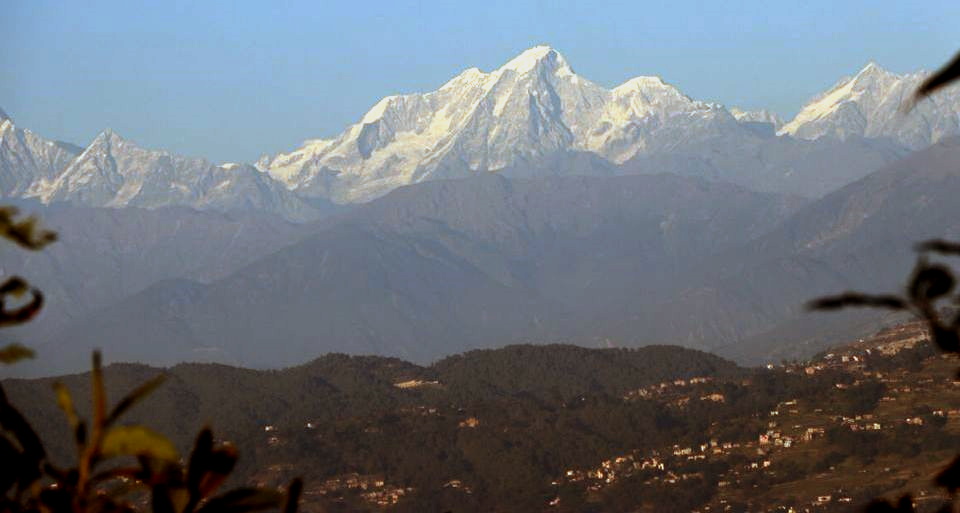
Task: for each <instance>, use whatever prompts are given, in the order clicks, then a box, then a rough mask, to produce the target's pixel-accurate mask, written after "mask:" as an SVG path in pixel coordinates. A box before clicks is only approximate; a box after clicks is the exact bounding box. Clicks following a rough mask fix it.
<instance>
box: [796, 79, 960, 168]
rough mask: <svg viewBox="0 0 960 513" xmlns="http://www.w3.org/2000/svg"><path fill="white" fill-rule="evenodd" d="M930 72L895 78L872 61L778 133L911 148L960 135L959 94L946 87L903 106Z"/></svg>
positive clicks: (830, 90) (801, 112)
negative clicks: (891, 143)
mask: <svg viewBox="0 0 960 513" xmlns="http://www.w3.org/2000/svg"><path fill="white" fill-rule="evenodd" d="M925 76H926V73H910V74H903V75H900V74H896V73H891V72H890V71H887V70H885V69H883V68H881V67H880V66H879V65H877V64H876V63H874V62H871V63H869V64H867V65H866V66H865V67H864V68H863V69H862V70H860V72H859V73H857V74H856V75H854V76H853V77H847V78H844V79H843V80H841V81H840V82H838V83H837V84H836V85H834V86H833V87H832V88H830V89H829V90H828V91H827V92H825V93H823V94H821V95H819V96H817V97H816V98H814V99H813V100H812V101H810V102H809V103H808V104H807V105H806V106H805V107H804V108H803V109H802V110H801V111H800V112H799V113H798V114H797V116H796V117H795V118H794V119H793V120H792V121H790V122H789V123H787V124H786V125H784V126H783V127H782V128H781V129H780V131H779V133H780V134H788V135H791V136H793V137H797V138H801V139H817V138H820V137H825V136H829V137H836V138H840V139H846V138H848V137H851V136H860V137H868V138H881V137H887V138H890V139H893V140H895V141H897V142H898V143H900V144H903V145H904V146H907V147H909V148H911V149H915V150H916V149H921V148H924V147H927V146H929V145H931V144H933V143H935V142H937V141H939V140H941V139H943V138H945V137H950V136H955V135H958V134H960V123H958V113H960V90H958V89H957V88H947V89H945V90H943V91H942V92H941V91H938V92H937V94H935V95H933V96H931V97H930V98H928V99H925V100H923V101H921V102H920V103H918V104H917V105H916V106H915V107H914V108H913V110H911V111H910V112H909V113H906V112H905V105H906V103H907V102H908V101H909V100H910V98H911V96H912V95H913V92H914V91H915V90H916V88H917V86H918V85H919V84H920V83H921V82H922V81H923V79H924V77H925Z"/></svg>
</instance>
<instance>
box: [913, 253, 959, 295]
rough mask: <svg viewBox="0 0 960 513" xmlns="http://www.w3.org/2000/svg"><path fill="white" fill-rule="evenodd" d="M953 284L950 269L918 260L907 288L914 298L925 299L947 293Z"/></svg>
mask: <svg viewBox="0 0 960 513" xmlns="http://www.w3.org/2000/svg"><path fill="white" fill-rule="evenodd" d="M954 284H955V280H954V278H953V273H951V272H950V269H948V268H946V267H945V266H942V265H936V264H934V265H929V264H927V263H926V262H923V261H920V262H919V263H918V264H917V270H916V271H914V274H913V279H911V280H910V286H909V287H908V288H907V290H908V292H909V294H910V297H911V298H913V299H914V300H916V301H926V300H929V299H936V298H938V297H941V296H944V295H946V294H949V293H950V291H951V290H953V286H954Z"/></svg>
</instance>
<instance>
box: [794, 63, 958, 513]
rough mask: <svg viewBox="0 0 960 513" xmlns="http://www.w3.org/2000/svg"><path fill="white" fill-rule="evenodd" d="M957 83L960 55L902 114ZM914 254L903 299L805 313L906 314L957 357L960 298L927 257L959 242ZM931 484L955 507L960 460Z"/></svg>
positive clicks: (836, 301)
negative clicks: (862, 310) (850, 309)
mask: <svg viewBox="0 0 960 513" xmlns="http://www.w3.org/2000/svg"><path fill="white" fill-rule="evenodd" d="M958 79H960V53H958V54H957V55H956V56H955V57H954V58H953V60H951V61H950V62H949V63H947V64H946V65H945V66H944V67H942V68H940V69H939V70H937V72H935V73H934V74H933V75H931V76H930V77H929V78H928V79H927V80H925V81H924V82H923V84H921V85H920V87H919V88H917V90H916V91H915V93H914V96H913V98H912V99H911V101H910V102H908V103H907V104H906V110H907V111H909V110H910V109H912V108H913V106H914V105H915V104H916V102H918V101H920V100H922V99H923V98H926V97H927V96H929V95H930V94H932V93H934V92H935V91H937V90H939V89H941V88H943V87H944V86H947V85H949V84H951V83H953V82H955V81H956V80H958ZM916 250H917V251H918V253H919V257H918V258H917V264H916V266H915V268H914V271H913V275H912V277H911V278H910V281H909V284H908V285H907V290H906V293H905V294H904V295H903V296H897V295H871V294H861V293H859V292H846V293H843V294H840V295H837V296H831V297H824V298H820V299H817V300H815V301H813V302H811V303H810V305H809V306H810V308H812V309H814V310H837V309H841V308H847V307H868V308H883V309H888V310H894V311H909V312H911V313H913V314H914V315H916V316H917V317H919V318H920V319H922V320H923V321H924V322H925V323H926V325H927V329H928V330H929V333H930V337H931V339H932V341H933V343H934V344H935V345H936V346H937V347H938V348H939V349H940V350H941V351H943V352H944V353H954V354H960V309H957V308H956V306H957V305H958V304H960V294H958V295H954V296H951V295H950V293H951V292H952V291H953V289H954V287H955V285H956V281H957V280H956V278H955V277H954V274H953V272H952V270H951V269H950V268H949V267H947V266H946V265H943V264H940V263H931V262H930V255H931V254H933V255H940V256H954V257H955V256H960V243H957V242H951V241H945V240H940V239H935V240H929V241H926V242H923V243H920V244H918V245H917V246H916ZM958 378H960V373H958ZM935 483H936V484H937V485H938V486H940V487H942V488H945V489H946V490H947V492H949V494H950V497H951V498H952V502H951V503H948V504H945V505H944V506H943V507H942V508H941V509H940V510H939V511H941V512H943V513H947V512H950V511H954V509H955V504H954V503H956V502H958V501H957V495H956V492H957V490H958V489H960V456H958V457H957V458H956V459H954V460H953V462H952V463H950V465H948V466H947V468H945V469H944V470H943V471H942V472H940V474H938V475H937V477H936V479H935ZM866 511H867V512H868V513H884V512H891V513H892V512H912V511H914V503H913V499H912V497H911V496H910V495H904V496H903V497H901V498H900V500H899V501H897V503H896V504H891V503H890V502H888V501H885V500H881V499H877V500H875V501H873V502H871V503H870V504H869V505H868V506H867V508H866Z"/></svg>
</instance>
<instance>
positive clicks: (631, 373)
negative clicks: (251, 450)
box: [4, 345, 745, 454]
mask: <svg viewBox="0 0 960 513" xmlns="http://www.w3.org/2000/svg"><path fill="white" fill-rule="evenodd" d="M744 372H745V371H744V370H742V369H740V368H739V367H737V366H736V365H735V364H733V363H731V362H729V361H727V360H724V359H722V358H719V357H717V356H713V355H710V354H708V353H704V352H700V351H695V350H691V349H685V348H680V347H674V346H650V347H644V348H639V349H586V348H582V347H577V346H570V345H547V346H533V345H514V346H508V347H505V348H502V349H496V350H480V351H471V352H468V353H465V354H463V355H457V356H452V357H449V358H446V359H443V360H440V361H438V362H436V363H435V364H433V365H431V366H427V367H424V366H418V365H414V364H411V363H407V362H404V361H402V360H399V359H396V358H385V357H377V356H348V355H343V354H329V355H326V356H323V357H321V358H318V359H316V360H314V361H312V362H309V363H307V364H304V365H300V366H297V367H291V368H287V369H283V370H251V369H241V368H236V367H230V366H226V365H220V364H197V363H185V364H180V365H177V366H174V367H172V368H169V369H160V368H156V367H149V366H145V365H138V364H113V365H110V366H108V367H107V368H106V370H105V379H106V382H107V386H108V391H109V392H110V397H111V398H113V399H114V400H116V399H118V398H119V397H121V396H122V394H123V393H125V392H126V391H129V390H131V389H132V388H133V387H135V386H136V385H137V384H139V383H141V382H143V381H146V380H147V379H149V378H151V377H152V376H155V375H156V374H159V373H166V374H167V376H168V377H167V379H166V381H165V383H164V385H163V386H162V387H161V388H160V389H159V390H158V391H157V392H155V393H154V394H153V396H152V397H150V398H149V399H148V400H147V401H145V402H144V403H143V404H142V405H140V406H138V407H137V408H136V409H135V410H134V411H133V412H132V414H131V417H130V420H131V422H144V423H147V424H149V425H151V426H155V427H157V428H158V429H159V430H161V431H162V432H165V433H171V434H172V435H173V436H174V438H175V441H176V442H177V443H178V445H180V446H181V447H184V448H186V447H188V446H189V445H190V443H192V436H193V434H194V433H195V432H196V431H197V430H198V429H200V428H201V427H202V426H203V425H206V424H209V425H211V426H212V427H214V429H216V431H217V433H218V434H221V435H223V436H224V437H226V438H229V439H233V440H238V439H240V440H242V439H245V438H246V437H248V436H250V435H252V434H254V433H262V431H263V427H264V426H265V425H268V424H283V423H288V422H292V423H296V424H302V423H303V422H306V421H314V422H324V421H330V420H335V419H339V418H342V417H343V416H358V415H365V414H368V413H370V414H374V413H376V412H380V411H383V410H385V409H390V408H394V407H397V406H400V405H402V404H422V402H423V401H424V400H425V399H427V398H429V399H430V400H439V399H441V398H443V399H442V400H443V401H444V402H447V403H449V402H450V401H471V400H474V401H477V400H480V401H483V400H493V399H496V398H510V397H520V396H524V395H527V396H530V397H540V398H548V397H549V398H559V397H563V398H566V397H573V396H579V395H583V394H604V395H612V396H622V395H623V394H625V393H627V392H628V391H629V390H632V389H636V388H640V387H644V386H647V385H650V384H653V383H658V382H660V381H664V380H668V379H671V380H672V379H675V378H688V377H692V376H704V375H705V376H733V375H737V374H739V373H744ZM56 381H61V382H63V383H64V384H66V385H67V386H68V387H69V388H70V389H71V390H74V391H75V395H77V398H76V401H77V402H78V403H80V404H81V405H83V404H87V403H88V402H89V401H88V397H89V375H88V374H86V373H85V374H76V375H69V376H63V377H59V378H44V379H35V380H7V381H5V382H4V386H5V387H6V388H7V390H8V393H9V394H10V396H11V397H12V399H13V401H14V404H18V405H22V407H23V408H24V409H25V410H26V413H27V414H28V416H29V417H30V418H31V419H33V420H34V421H35V422H36V424H37V425H38V429H40V430H41V431H43V432H47V433H50V434H51V435H53V436H52V438H53V439H57V440H63V441H67V440H69V437H68V436H67V430H66V424H65V423H64V422H62V420H63V419H61V412H60V411H59V410H58V408H57V406H56V404H55V402H54V400H53V398H54V396H53V392H52V388H51V386H52V384H53V383H54V382H56ZM407 382H409V383H411V386H409V387H407V388H402V387H400V386H397V385H398V384H403V383H407ZM433 382H436V384H434V383H433ZM414 383H424V385H422V386H420V385H416V384H414ZM65 448H66V447H64V449H65ZM62 454H69V453H68V452H64V453H62Z"/></svg>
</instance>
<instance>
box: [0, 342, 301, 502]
mask: <svg viewBox="0 0 960 513" xmlns="http://www.w3.org/2000/svg"><path fill="white" fill-rule="evenodd" d="M163 379H164V377H163V376H162V375H161V376H158V377H156V378H154V379H151V380H149V381H147V382H146V383H144V384H142V385H141V386H139V387H137V388H136V389H134V390H133V391H132V392H130V393H129V394H128V395H127V396H126V397H124V398H123V399H121V400H120V401H119V402H118V403H117V404H116V405H115V406H114V407H113V408H112V409H108V408H107V403H108V401H107V397H106V390H105V387H104V383H103V370H102V367H101V362H100V355H99V353H94V357H93V371H92V372H91V388H92V403H93V404H92V409H93V419H92V421H90V422H88V421H86V420H84V419H82V418H80V416H79V415H78V413H77V411H76V408H75V406H74V402H73V397H72V396H71V394H70V392H69V391H68V390H67V388H66V387H65V386H63V385H62V384H60V383H57V384H55V385H54V391H55V392H56V398H57V404H58V405H59V406H60V409H61V410H63V413H64V415H65V416H66V420H67V422H68V424H69V425H70V429H71V431H72V433H73V438H74V444H75V446H76V455H77V459H76V461H75V462H74V464H73V465H72V466H71V467H69V468H59V467H57V466H56V465H54V464H53V463H52V462H51V461H49V459H48V457H47V453H46V450H45V449H44V446H43V443H42V442H41V440H40V437H39V436H38V435H37V434H36V432H35V431H34V430H33V429H32V428H31V427H30V425H29V423H28V422H27V420H26V419H25V418H24V417H23V415H22V414H21V413H20V412H19V411H18V410H17V409H16V408H15V407H14V406H13V405H12V404H11V403H10V402H9V400H8V399H7V397H6V394H5V393H4V391H3V387H2V386H0V428H2V431H0V461H3V462H4V465H2V468H0V492H2V495H0V511H3V512H27V511H30V512H32V511H43V512H51V513H60V512H63V513H67V512H70V513H76V512H88V511H95V512H101V511H115V512H133V511H139V510H144V509H152V510H153V511H154V512H156V513H193V512H197V513H216V512H240V511H263V510H282V511H284V512H285V513H287V512H289V513H293V512H295V511H296V509H297V501H298V499H299V495H300V491H301V488H302V484H301V482H300V481H299V480H294V481H293V482H292V483H291V484H290V486H289V487H288V488H287V491H286V492H285V493H284V492H282V491H278V490H272V489H264V488H239V489H234V490H230V491H227V492H224V493H222V494H219V495H215V494H216V492H217V491H218V490H219V488H220V486H221V485H222V484H223V483H224V481H226V479H227V477H228V476H229V475H230V473H231V472H232V471H233V467H234V465H235V464H236V461H237V451H236V449H235V448H234V447H233V446H232V445H229V444H225V443H216V442H215V440H214V437H213V433H212V432H211V431H210V429H204V430H202V431H201V432H200V434H199V436H198V437H197V440H196V443H195V445H194V447H193V450H192V451H191V454H190V456H189V458H188V459H187V461H186V463H184V462H183V461H182V460H181V458H180V456H179V455H178V453H177V449H176V447H174V445H173V443H171V442H170V441H169V440H168V439H167V438H166V437H164V436H163V435H161V434H159V433H157V432H155V431H153V430H152V429H150V428H148V427H146V426H140V425H123V424H120V423H119V420H120V419H121V417H122V416H123V414H124V413H126V412H127V411H128V410H129V409H130V408H131V407H132V406H133V405H135V404H136V403H137V402H139V401H140V400H142V399H143V398H145V397H146V396H147V395H148V394H149V393H150V392H151V391H153V390H154V389H156V388H157V387H158V386H159V385H160V384H161V383H162V382H163Z"/></svg>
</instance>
